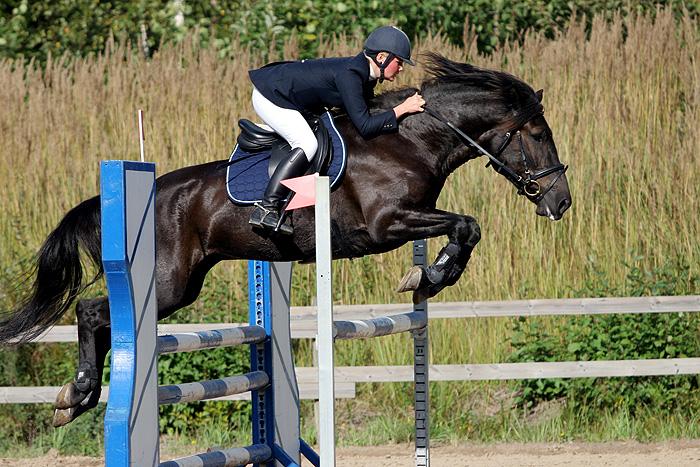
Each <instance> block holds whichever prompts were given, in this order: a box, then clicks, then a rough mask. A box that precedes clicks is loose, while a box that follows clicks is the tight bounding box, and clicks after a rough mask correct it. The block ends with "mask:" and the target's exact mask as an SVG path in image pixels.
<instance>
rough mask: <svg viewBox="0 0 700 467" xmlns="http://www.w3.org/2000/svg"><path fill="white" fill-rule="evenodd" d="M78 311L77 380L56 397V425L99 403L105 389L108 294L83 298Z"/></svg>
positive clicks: (107, 342) (66, 385) (108, 333)
mask: <svg viewBox="0 0 700 467" xmlns="http://www.w3.org/2000/svg"><path fill="white" fill-rule="evenodd" d="M75 312H76V315H77V316H78V353H79V354H80V363H79V365H78V369H77V371H76V374H75V379H74V380H73V381H71V382H69V383H66V384H65V385H64V386H63V388H61V391H60V392H59V394H58V396H57V397H56V404H55V409H56V412H55V413H54V419H53V426H55V427H59V426H63V425H66V424H68V423H70V422H72V421H73V420H75V418H76V417H78V416H79V415H80V414H82V413H84V412H85V411H87V410H89V409H91V408H93V407H96V406H97V403H98V402H99V400H100V394H101V392H102V372H103V370H104V361H105V356H106V355H107V352H108V351H109V348H110V346H111V339H110V328H109V302H108V300H107V298H106V297H104V298H97V299H89V300H80V301H78V304H77V305H76V307H75Z"/></svg>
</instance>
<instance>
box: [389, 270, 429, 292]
mask: <svg viewBox="0 0 700 467" xmlns="http://www.w3.org/2000/svg"><path fill="white" fill-rule="evenodd" d="M424 276H425V269H424V268H423V266H413V267H412V268H411V269H409V270H408V272H407V273H406V274H405V275H404V276H403V279H401V282H399V286H398V288H397V289H396V291H397V292H398V293H402V292H408V291H409V290H417V289H418V287H420V283H421V281H422V280H423V277H424Z"/></svg>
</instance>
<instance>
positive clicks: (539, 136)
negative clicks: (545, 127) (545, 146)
mask: <svg viewBox="0 0 700 467" xmlns="http://www.w3.org/2000/svg"><path fill="white" fill-rule="evenodd" d="M530 136H531V137H532V139H534V140H535V141H537V142H538V143H542V142H544V141H545V140H546V139H547V132H546V131H543V132H541V133H530Z"/></svg>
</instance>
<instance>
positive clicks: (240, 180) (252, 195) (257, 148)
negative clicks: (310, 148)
mask: <svg viewBox="0 0 700 467" xmlns="http://www.w3.org/2000/svg"><path fill="white" fill-rule="evenodd" d="M238 126H239V127H240V129H241V132H240V133H239V135H238V138H237V144H236V147H235V148H234V149H233V152H232V153H231V156H230V157H229V160H228V162H227V163H226V166H227V168H226V191H227V193H228V196H229V198H230V199H231V201H233V202H234V203H236V204H239V205H243V206H250V205H253V204H255V203H259V202H260V201H261V199H262V197H263V193H264V192H265V188H266V187H267V184H268V183H269V182H270V176H271V174H272V173H273V172H274V170H275V168H276V167H277V165H278V164H279V162H280V160H281V159H282V158H283V157H284V156H285V155H286V154H287V153H288V152H289V151H290V150H291V148H290V147H289V144H287V142H286V141H285V140H284V139H283V138H281V137H280V136H278V135H277V134H276V133H275V132H273V131H271V130H270V129H269V128H268V129H266V128H265V127H261V126H260V125H256V124H255V123H253V122H251V121H250V120H244V119H243V120H239V122H238ZM309 126H310V127H311V129H312V130H313V131H314V133H315V134H316V139H317V141H318V151H317V153H316V156H315V157H314V159H313V163H312V164H311V168H310V169H309V170H308V171H307V174H310V173H315V172H319V173H320V174H322V175H328V177H330V179H331V188H334V187H336V186H337V185H338V184H339V183H341V181H342V178H343V174H344V173H345V167H346V163H347V150H346V147H345V142H344V141H343V137H342V136H341V135H340V132H339V131H338V128H336V126H335V122H334V120H333V116H332V115H331V113H330V112H326V113H324V114H322V115H320V116H318V117H314V118H312V119H310V120H309Z"/></svg>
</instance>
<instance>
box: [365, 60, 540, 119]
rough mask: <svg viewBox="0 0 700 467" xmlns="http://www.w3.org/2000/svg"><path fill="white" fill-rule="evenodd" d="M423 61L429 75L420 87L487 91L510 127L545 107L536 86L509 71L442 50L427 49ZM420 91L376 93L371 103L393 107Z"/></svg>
mask: <svg viewBox="0 0 700 467" xmlns="http://www.w3.org/2000/svg"><path fill="white" fill-rule="evenodd" d="M420 61H421V63H423V65H424V66H425V68H426V69H427V70H428V74H429V75H430V77H429V78H428V79H426V80H425V81H423V83H422V85H421V91H419V92H421V93H422V92H424V91H425V90H427V89H430V90H431V91H433V92H437V93H441V91H442V92H454V90H455V89H459V91H460V92H463V93H467V92H473V93H479V94H481V98H483V93H486V94H487V95H488V96H489V98H490V99H492V100H493V101H495V102H497V103H498V104H500V105H499V107H501V108H503V109H504V116H503V122H502V123H503V124H504V125H506V126H508V127H510V128H520V127H522V126H523V125H525V123H527V122H528V121H530V120H532V119H533V118H534V117H536V116H537V115H539V114H541V113H542V112H543V111H544V107H543V106H542V104H541V103H540V102H539V100H538V99H537V97H536V95H535V92H534V90H533V89H532V88H531V87H530V86H528V85H527V84H526V83H524V82H523V81H521V80H519V79H518V78H516V77H515V76H513V75H510V74H508V73H506V72H502V71H495V70H486V69H482V68H478V67H475V66H473V65H470V64H468V63H460V62H454V61H452V60H449V59H448V58H445V57H443V56H442V55H440V54H437V53H433V52H425V53H422V54H421V59H420ZM416 91H418V90H417V89H413V88H405V89H399V90H395V91H388V92H384V93H382V94H379V95H377V96H376V97H375V98H374V99H373V102H372V103H371V107H373V108H387V109H388V108H391V107H393V106H395V105H396V104H398V103H400V102H401V101H403V100H404V99H406V98H407V97H408V96H410V95H412V94H413V93H415V92H416Z"/></svg>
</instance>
